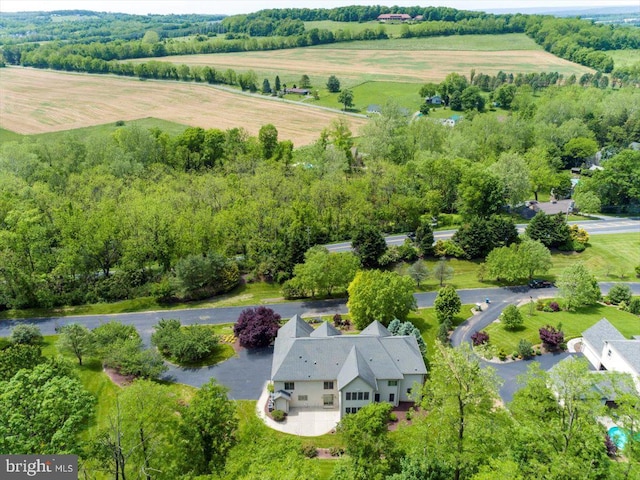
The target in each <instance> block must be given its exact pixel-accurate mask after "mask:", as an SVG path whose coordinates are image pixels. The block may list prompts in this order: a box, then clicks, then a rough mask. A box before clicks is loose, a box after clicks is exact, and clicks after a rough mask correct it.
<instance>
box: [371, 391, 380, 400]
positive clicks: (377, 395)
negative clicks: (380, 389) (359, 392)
mask: <svg viewBox="0 0 640 480" xmlns="http://www.w3.org/2000/svg"><path fill="white" fill-rule="evenodd" d="M373 400H374V401H375V402H379V401H380V394H379V393H376V394H375V395H374V397H373Z"/></svg>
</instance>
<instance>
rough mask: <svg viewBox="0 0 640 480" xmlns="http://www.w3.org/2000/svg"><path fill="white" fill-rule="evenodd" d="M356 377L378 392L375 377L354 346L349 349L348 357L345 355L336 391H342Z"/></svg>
mask: <svg viewBox="0 0 640 480" xmlns="http://www.w3.org/2000/svg"><path fill="white" fill-rule="evenodd" d="M358 377H360V378H361V379H362V380H364V381H365V382H366V383H367V384H368V385H369V386H370V387H371V388H373V389H374V390H378V383H377V382H376V376H375V375H374V373H373V372H372V371H371V368H370V367H369V364H368V363H367V361H366V360H365V359H364V358H363V357H362V354H361V353H360V351H359V350H358V347H356V346H355V345H354V346H353V347H351V350H350V351H349V355H347V358H346V360H345V361H344V365H343V366H342V369H340V372H339V373H338V377H337V380H338V390H342V389H343V388H344V387H346V386H347V385H349V384H350V383H351V382H353V381H354V380H355V379H356V378H358Z"/></svg>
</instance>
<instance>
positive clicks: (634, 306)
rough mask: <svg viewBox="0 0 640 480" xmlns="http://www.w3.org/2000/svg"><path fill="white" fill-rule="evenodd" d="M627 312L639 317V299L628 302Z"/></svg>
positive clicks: (635, 298)
mask: <svg viewBox="0 0 640 480" xmlns="http://www.w3.org/2000/svg"><path fill="white" fill-rule="evenodd" d="M629 312H631V313H633V314H634V315H640V297H634V298H632V299H631V301H630V302H629Z"/></svg>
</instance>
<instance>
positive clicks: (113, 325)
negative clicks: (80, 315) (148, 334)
mask: <svg viewBox="0 0 640 480" xmlns="http://www.w3.org/2000/svg"><path fill="white" fill-rule="evenodd" d="M91 333H93V341H94V342H95V346H96V351H97V353H98V356H99V357H100V358H104V356H105V355H106V352H108V351H109V350H111V349H112V348H113V346H114V345H115V344H116V343H117V342H121V341H125V340H128V339H134V340H137V341H138V342H141V339H140V334H139V333H138V331H137V330H136V327H134V326H133V325H124V324H123V323H120V322H116V321H115V320H112V321H110V322H107V323H103V324H102V325H100V326H98V327H96V328H94V329H93V330H92V331H91Z"/></svg>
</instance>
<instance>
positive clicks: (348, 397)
mask: <svg viewBox="0 0 640 480" xmlns="http://www.w3.org/2000/svg"><path fill="white" fill-rule="evenodd" d="M347 400H351V392H347Z"/></svg>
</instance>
